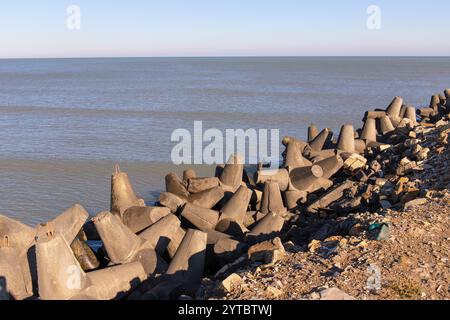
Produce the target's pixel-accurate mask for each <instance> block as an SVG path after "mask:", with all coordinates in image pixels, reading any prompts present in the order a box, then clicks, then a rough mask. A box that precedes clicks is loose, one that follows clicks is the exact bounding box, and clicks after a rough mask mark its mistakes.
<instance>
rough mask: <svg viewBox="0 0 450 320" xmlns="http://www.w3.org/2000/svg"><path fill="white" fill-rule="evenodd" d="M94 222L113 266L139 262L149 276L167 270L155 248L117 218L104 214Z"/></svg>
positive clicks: (108, 213)
mask: <svg viewBox="0 0 450 320" xmlns="http://www.w3.org/2000/svg"><path fill="white" fill-rule="evenodd" d="M92 220H93V221H94V224H95V227H96V228H97V231H98V233H99V235H100V237H101V239H102V241H103V245H104V246H105V249H106V252H107V253H108V257H109V259H110V260H111V262H112V263H113V264H125V263H130V262H135V261H139V262H141V263H142V265H143V267H144V270H145V272H146V273H147V274H153V273H159V272H161V271H162V270H164V269H165V267H166V266H165V262H164V261H163V260H162V259H161V258H160V257H159V256H158V254H157V253H156V251H155V250H154V248H152V246H151V245H150V244H149V243H148V242H147V241H145V240H144V239H142V238H140V237H138V236H137V235H136V234H134V233H133V232H132V231H131V230H130V229H129V228H128V227H127V226H125V225H124V224H123V223H122V222H121V221H120V219H119V218H118V217H117V216H115V215H113V214H111V213H110V212H102V213H100V214H98V215H97V216H96V217H95V218H93V219H92Z"/></svg>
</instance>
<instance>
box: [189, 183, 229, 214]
mask: <svg viewBox="0 0 450 320" xmlns="http://www.w3.org/2000/svg"><path fill="white" fill-rule="evenodd" d="M224 196H225V191H223V189H222V187H220V186H217V187H215V188H211V189H208V190H205V191H202V192H199V193H193V194H191V195H190V196H189V198H188V202H189V203H192V204H194V205H197V206H199V207H202V208H206V209H212V208H214V207H215V206H216V205H217V204H218V203H219V202H220V201H221V200H222V199H223V197H224Z"/></svg>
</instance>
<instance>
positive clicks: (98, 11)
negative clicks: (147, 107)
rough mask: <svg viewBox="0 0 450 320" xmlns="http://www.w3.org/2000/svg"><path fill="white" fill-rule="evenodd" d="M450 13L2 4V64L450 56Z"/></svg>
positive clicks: (444, 9) (444, 5) (362, 6)
mask: <svg viewBox="0 0 450 320" xmlns="http://www.w3.org/2000/svg"><path fill="white" fill-rule="evenodd" d="M71 4H75V5H78V6H79V7H80V8H81V30H79V31H69V30H68V29H67V27H66V19H67V13H66V9H67V7H68V6H69V5H71ZM369 5H378V6H379V7H380V8H381V13H382V16H381V30H376V31H375V30H368V29H367V27H366V21H367V18H368V14H367V13H366V9H367V7H368V6H369ZM449 14H450V1H448V0H429V1H407V0H372V1H366V0H343V1H336V0H324V1H320V0H313V1H311V0H309V1H306V0H305V1H302V0H128V1H125V0H72V1H66V0H37V1H36V0H27V1H26V0H0V41H1V42H0V58H10V57H90V56H96V57H98V56H102V57H106V56H243V55H244V56H248V55H250V56H252V55H257V56H261V55H263V56H265V55H277V56H278V55H280V56H281V55H450V40H449V32H450V20H449Z"/></svg>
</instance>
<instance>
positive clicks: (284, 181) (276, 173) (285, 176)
mask: <svg viewBox="0 0 450 320" xmlns="http://www.w3.org/2000/svg"><path fill="white" fill-rule="evenodd" d="M267 181H272V182H276V183H278V186H279V187H280V190H281V191H286V190H287V189H288V187H289V171H288V170H287V169H273V170H259V171H258V172H257V173H256V183H257V184H264V183H266V182H267Z"/></svg>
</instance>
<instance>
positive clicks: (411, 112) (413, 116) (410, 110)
mask: <svg viewBox="0 0 450 320" xmlns="http://www.w3.org/2000/svg"><path fill="white" fill-rule="evenodd" d="M404 117H405V118H407V119H409V120H410V121H411V123H412V125H413V126H417V112H416V108H414V107H406V111H405V116H404Z"/></svg>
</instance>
